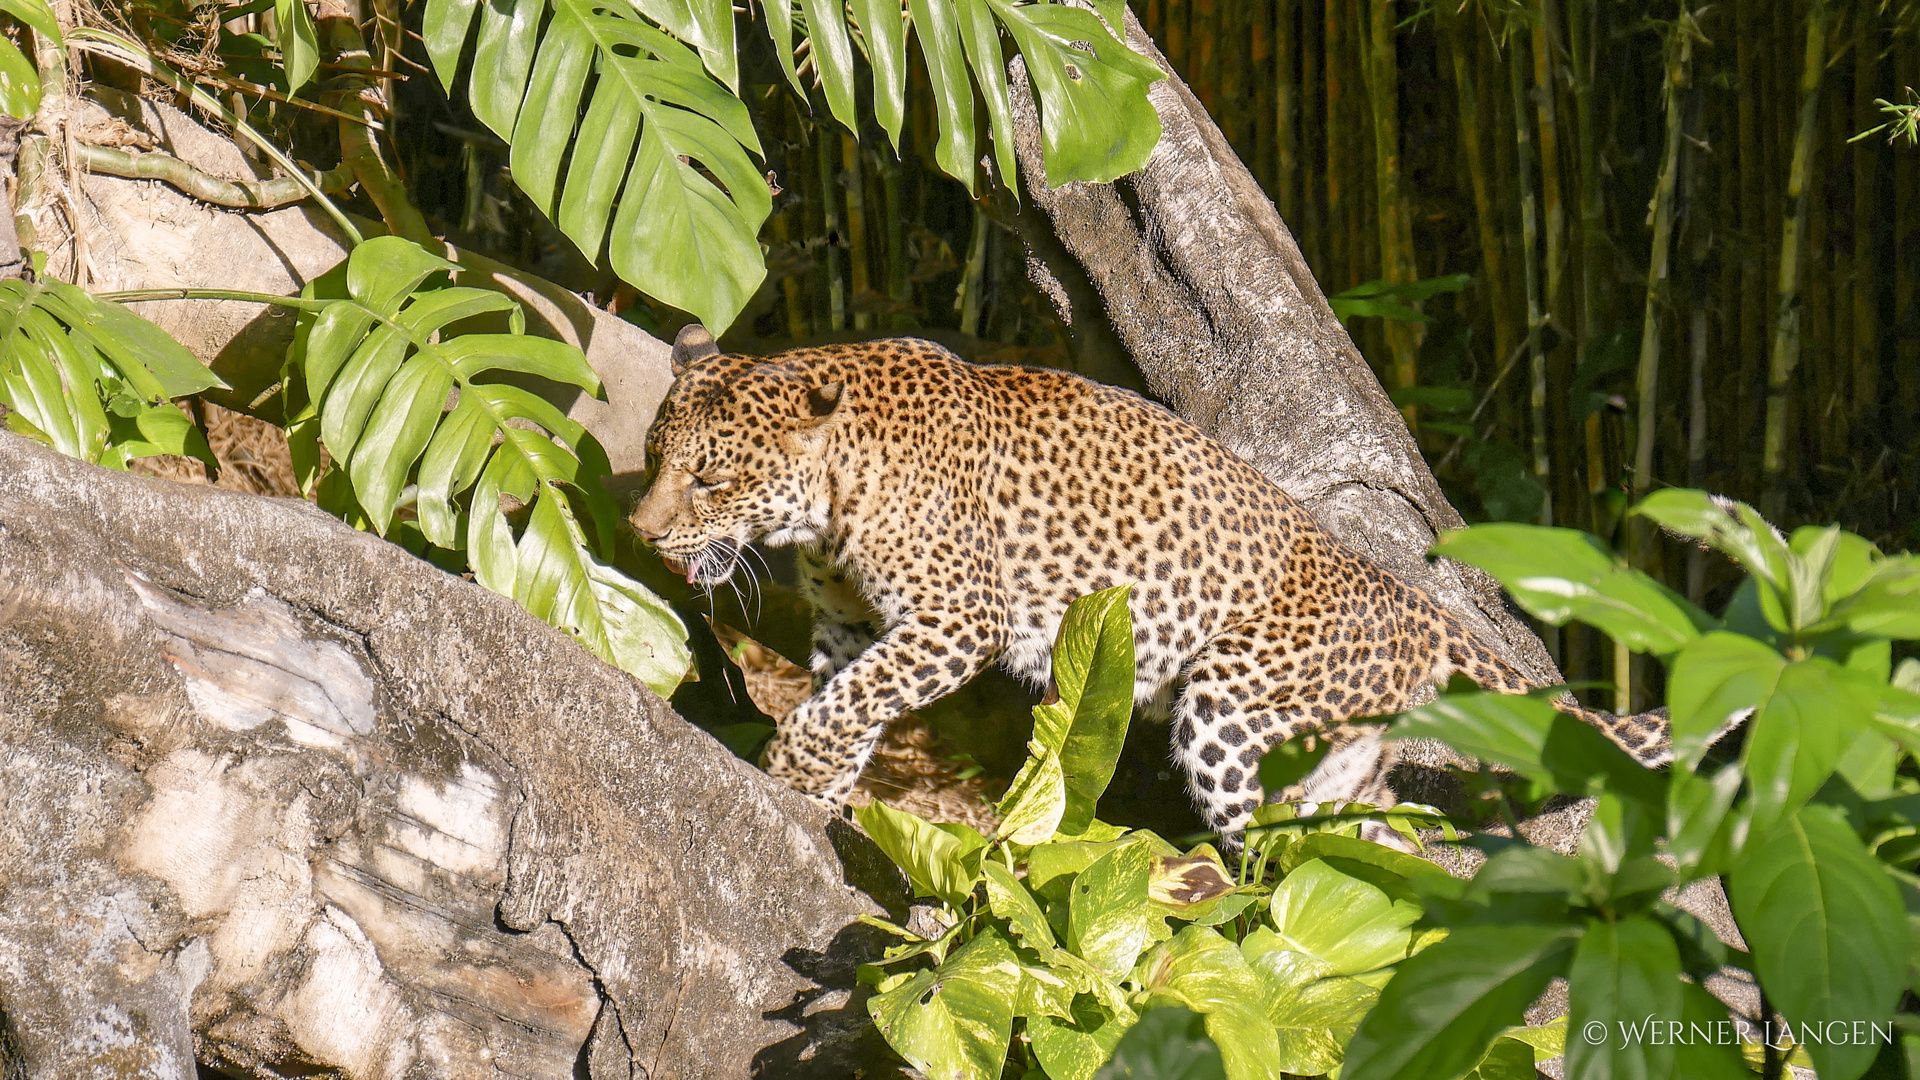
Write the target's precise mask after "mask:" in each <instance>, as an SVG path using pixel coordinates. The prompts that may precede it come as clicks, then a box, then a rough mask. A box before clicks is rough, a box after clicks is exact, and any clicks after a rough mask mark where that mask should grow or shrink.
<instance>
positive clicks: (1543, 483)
mask: <svg viewBox="0 0 1920 1080" xmlns="http://www.w3.org/2000/svg"><path fill="white" fill-rule="evenodd" d="M1507 83H1508V85H1509V86H1510V87H1511V89H1512V91H1513V133H1514V163H1515V174H1514V175H1515V177H1516V178H1517V179H1518V180H1519V184H1520V263H1521V267H1522V269H1523V271H1524V274H1523V276H1524V279H1525V281H1526V288H1527V358H1528V360H1529V361H1530V363H1529V365H1528V367H1529V371H1530V372H1531V374H1532V376H1533V378H1532V382H1531V384H1530V387H1529V391H1528V394H1527V412H1528V419H1529V423H1528V425H1527V427H1528V429H1529V442H1530V445H1531V446H1532V448H1533V475H1534V478H1535V479H1536V480H1538V481H1539V483H1540V490H1541V500H1540V514H1539V518H1538V520H1539V521H1540V523H1541V524H1543V525H1551V524H1552V523H1553V470H1552V463H1551V461H1550V460H1549V459H1548V456H1547V354H1546V352H1545V351H1544V350H1542V349H1541V347H1540V328H1541V326H1542V325H1543V324H1544V320H1543V318H1542V315H1541V308H1540V265H1539V250H1540V237H1539V222H1538V221H1537V220H1536V216H1537V212H1536V209H1535V205H1534V194H1533V139H1532V133H1531V132H1530V131H1529V130H1528V123H1527V82H1526V76H1525V68H1524V67H1522V65H1521V61H1520V38H1519V35H1517V34H1509V35H1508V38H1507Z"/></svg>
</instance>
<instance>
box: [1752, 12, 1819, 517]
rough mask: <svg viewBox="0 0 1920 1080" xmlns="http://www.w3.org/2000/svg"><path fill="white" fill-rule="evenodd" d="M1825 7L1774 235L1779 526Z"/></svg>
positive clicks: (1770, 482)
mask: <svg viewBox="0 0 1920 1080" xmlns="http://www.w3.org/2000/svg"><path fill="white" fill-rule="evenodd" d="M1826 56H1827V5H1826V0H1814V2H1813V6H1812V9H1811V10H1810V11H1808V12H1807V41H1806V52H1805V56H1804V62H1803V65H1802V67H1801V73H1800V122H1799V130H1798V133H1797V134H1796V135H1795V137H1794V141H1793V165H1792V167H1791V169H1790V170H1789V172H1788V173H1787V198H1786V205H1785V210H1784V221H1783V223H1782V225H1781V232H1780V279H1779V287H1778V290H1777V292H1776V299H1775V315H1774V333H1773V350H1772V353H1771V355H1770V356H1769V357H1768V360H1767V427H1766V441H1765V444H1764V450H1763V452H1762V453H1763V456H1762V458H1761V472H1762V476H1763V478H1764V484H1765V488H1764V490H1763V491H1762V492H1761V496H1760V498H1761V504H1762V506H1763V507H1764V513H1765V514H1766V516H1767V518H1768V519H1769V520H1771V521H1776V522H1777V521H1779V520H1780V519H1781V517H1782V516H1783V514H1784V512H1785V510H1786V483H1787V479H1786V459H1787V425H1788V409H1789V407H1790V406H1791V405H1792V387H1793V373H1794V367H1795V366H1796V365H1797V364H1798V363H1799V361H1800V262H1801V248H1802V247H1803V246H1804V245H1805V243H1806V238H1807V180H1808V178H1809V177H1810V175H1811V174H1812V171H1813V152H1814V146H1813V143H1814V135H1815V133H1816V131H1817V130H1818V120H1819V115H1820V79H1821V76H1822V75H1823V74H1824V73H1825V71H1826Z"/></svg>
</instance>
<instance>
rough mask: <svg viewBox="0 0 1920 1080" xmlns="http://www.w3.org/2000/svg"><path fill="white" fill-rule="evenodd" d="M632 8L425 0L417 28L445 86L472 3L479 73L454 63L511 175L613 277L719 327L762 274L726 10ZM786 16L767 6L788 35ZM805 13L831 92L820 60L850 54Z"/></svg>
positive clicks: (760, 216)
mask: <svg viewBox="0 0 1920 1080" xmlns="http://www.w3.org/2000/svg"><path fill="white" fill-rule="evenodd" d="M809 3H810V4H813V5H814V6H818V7H821V8H823V9H825V8H827V7H828V5H827V4H826V3H825V0H817V2H816V0H809ZM638 8H639V10H637V11H636V10H634V9H633V8H630V7H627V6H625V5H615V6H613V7H608V6H605V5H600V4H596V3H593V2H592V0H551V2H549V0H503V2H502V3H500V4H494V3H488V4H484V5H482V4H478V3H465V2H462V0H433V2H431V3H429V5H428V8H427V18H426V23H425V26H424V28H423V31H422V33H423V36H424V37H425V38H426V40H427V43H428V52H429V55H430V56H431V58H432V59H433V63H434V68H435V70H436V72H437V73H438V74H439V75H440V77H441V79H442V81H443V83H446V84H448V85H449V86H450V85H451V83H452V81H453V76H454V73H455V72H456V71H457V70H458V69H459V67H460V60H461V51H462V47H463V45H462V43H463V42H464V40H465V37H466V34H467V27H468V25H469V24H470V23H471V21H472V20H473V18H474V16H475V14H476V9H477V11H478V17H479V22H480V30H479V34H478V45H477V46H476V51H475V54H474V59H473V62H472V68H471V70H472V71H473V72H483V73H484V77H480V78H473V77H472V76H469V97H470V100H471V101H472V103H473V109H474V115H475V116H477V117H478V118H479V119H480V120H481V121H482V122H483V123H485V124H486V125H487V126H488V127H490V128H492V129H493V130H494V131H495V132H496V133H497V134H499V135H500V136H501V137H502V138H504V139H506V140H507V141H508V144H509V158H510V163H511V166H512V173H513V176H514V178H515V181H516V182H517V183H519V184H520V186H521V187H522V188H524V189H525V190H526V192H527V193H528V195H529V196H530V197H531V198H532V199H533V200H534V202H535V203H536V204H538V205H539V206H540V207H541V208H542V209H543V210H545V211H546V212H547V213H548V214H549V216H551V217H552V218H553V220H554V222H555V224H557V225H558V226H559V227H560V230H561V231H562V232H564V233H565V234H566V235H567V236H568V238H569V239H571V240H572V241H573V242H574V243H575V244H576V245H577V246H578V247H579V248H580V250H581V251H582V252H583V253H585V254H586V255H587V257H588V258H589V259H590V260H591V259H595V258H598V257H599V253H600V251H601V250H602V247H603V245H606V246H607V247H608V252H609V257H610V259H611V262H612V264H613V268H614V270H615V272H617V273H618V274H620V275H621V277H622V278H624V279H625V280H627V281H629V282H631V283H632V284H634V285H635V286H637V287H639V288H640V289H642V290H643V291H645V292H647V293H649V294H651V295H653V296H656V297H658V298H659V299H661V300H663V301H666V302H667V303H670V304H672V305H674V306H676V307H679V308H682V309H685V310H687V311H691V312H693V313H694V314H695V315H697V316H699V317H700V319H701V321H702V322H703V323H705V324H706V325H707V326H708V327H710V328H712V329H713V331H714V332H715V333H719V332H721V331H722V330H724V329H725V328H726V327H727V326H728V325H729V324H730V323H731V322H732V321H733V319H734V317H735V316H736V315H737V314H738V313H739V311H740V309H741V308H742V307H743V306H744V305H745V303H746V300H747V298H748V297H750V296H751V295H752V294H753V292H754V290H755V289H756V288H757V287H758V286H759V283H760V281H761V279H762V278H764V277H765V274H766V268H765V266H764V264H763V262H762V258H761V254H760V249H759V244H758V241H757V234H758V232H759V228H760V225H761V223H762V222H764V221H765V220H766V217H767V214H768V212H769V211H770V209H771V206H772V196H771V194H770V193H769V191H768V189H767V184H766V181H765V178H764V176H763V175H762V173H761V172H760V170H759V169H758V168H756V167H755V166H754V164H753V162H752V161H751V160H750V159H749V158H748V156H747V155H748V153H749V152H751V153H754V154H759V153H760V143H759V139H758V137H757V136H756V135H755V134H754V131H753V125H752V123H751V121H750V119H749V118H748V115H747V111H746V107H745V105H744V104H743V103H742V102H741V101H740V99H739V98H738V97H737V96H735V95H734V94H733V93H732V92H730V90H729V87H731V86H732V85H733V84H734V83H736V82H737V72H736V70H735V68H734V48H735V46H734V41H733V20H732V12H731V8H730V5H728V4H726V3H725V2H724V0H643V2H641V3H639V4H638ZM549 12H550V16H548V15H547V13H549ZM641 14H644V15H645V16H646V17H647V18H649V19H653V20H654V21H656V22H658V23H659V25H660V26H662V27H665V28H666V29H667V30H668V31H671V35H670V34H668V33H663V32H662V31H661V30H660V29H658V28H656V27H655V26H653V25H650V24H649V23H648V22H646V21H643V20H642V19H641V18H640V17H639V16H640V15H641ZM787 15H788V9H786V8H785V7H781V8H780V10H779V19H780V21H781V23H782V27H783V28H787V32H790V27H789V25H788V24H787V23H786V16H787ZM773 21H774V19H773V17H772V16H770V28H771V29H775V30H776V33H775V37H776V44H778V43H779V42H778V39H779V37H780V36H781V33H780V28H774V27H772V25H771V24H772V22H773ZM819 25H820V26H821V27H824V29H819V30H817V31H816V33H815V41H814V49H813V55H814V57H815V59H816V61H817V62H818V63H819V64H820V65H821V67H822V70H825V71H827V72H828V85H829V90H828V93H829V96H830V97H832V98H835V99H836V102H838V99H839V98H840V97H841V90H842V89H843V88H842V86H841V84H840V82H839V81H838V76H837V75H836V74H835V73H834V72H835V69H836V66H837V64H838V63H839V61H840V60H845V61H847V63H848V65H850V61H851V51H850V49H849V47H848V45H847V42H846V36H845V28H844V26H843V25H842V24H841V23H840V22H839V21H838V20H829V22H828V23H823V24H819ZM688 43H691V45H692V46H693V48H689V45H688ZM694 48H697V49H698V50H699V55H698V56H696V55H695V53H694V51H693V49H694ZM783 56H784V63H786V64H787V65H791V62H792V58H791V55H790V54H783ZM847 71H848V72H849V73H850V66H849V67H848V68H847ZM709 72H711V73H712V75H711V76H710V75H709ZM590 76H592V78H590ZM716 77H717V78H718V80H719V81H715V78H716ZM849 78H850V74H849ZM850 87H851V83H850V81H849V82H847V83H846V86H845V88H846V89H847V94H846V102H851V91H850ZM839 112H840V109H839V105H838V104H836V114H838V113H839ZM851 115H852V114H851V113H850V112H848V113H847V114H846V117H847V118H851ZM636 143H637V146H638V152H637V153H636ZM696 166H698V167H696ZM563 167H564V169H565V173H564V176H563V175H562V169H563ZM703 168H704V170H705V171H704V172H703V171H702V169H703ZM609 237H610V238H611V243H610V244H609V243H608V240H609Z"/></svg>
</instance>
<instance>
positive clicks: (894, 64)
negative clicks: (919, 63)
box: [853, 0, 907, 151]
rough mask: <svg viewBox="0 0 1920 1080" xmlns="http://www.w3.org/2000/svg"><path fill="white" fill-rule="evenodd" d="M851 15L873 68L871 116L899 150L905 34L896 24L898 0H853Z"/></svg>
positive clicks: (904, 84) (904, 96)
mask: <svg viewBox="0 0 1920 1080" xmlns="http://www.w3.org/2000/svg"><path fill="white" fill-rule="evenodd" d="M853 11H854V14H855V15H856V16H857V17H858V18H859V20H860V32H861V35H862V37H864V38H865V39H866V43H867V65H868V66H869V67H871V68H873V115H874V119H876V120H878V121H879V122H880V130H882V131H884V132H886V133H887V139H888V140H889V141H891V142H892V143H893V148H894V150H895V151H898V150H899V149H900V123H901V120H902V119H903V118H904V117H905V115H906V99H907V32H906V26H905V24H903V23H902V22H901V21H900V0H853Z"/></svg>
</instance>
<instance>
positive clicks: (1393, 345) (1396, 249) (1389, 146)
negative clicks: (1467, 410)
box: [1365, 0, 1421, 431]
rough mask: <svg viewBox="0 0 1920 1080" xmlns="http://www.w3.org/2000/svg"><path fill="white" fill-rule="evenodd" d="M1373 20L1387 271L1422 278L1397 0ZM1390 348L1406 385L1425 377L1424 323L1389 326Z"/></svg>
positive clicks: (1377, 164)
mask: <svg viewBox="0 0 1920 1080" xmlns="http://www.w3.org/2000/svg"><path fill="white" fill-rule="evenodd" d="M1372 9H1373V10H1372V18H1371V19H1370V20H1369V30H1368V43H1367V44H1368V48H1367V63H1366V65H1365V70H1366V72H1367V76H1368V77H1367V97H1368V99H1369V101H1370V102H1371V103H1372V107H1373V147H1374V152H1373V176H1374V195H1375V197H1376V198H1377V199H1378V200H1379V212H1378V217H1379V226H1380V268H1381V276H1382V277H1384V278H1385V279H1386V280H1387V281H1390V282H1396V283H1398V282H1409V281H1413V280H1415V279H1416V278H1417V277H1418V274H1417V273H1416V271H1415V269H1414V262H1413V215H1412V212H1411V211H1410V210H1409V209H1408V208H1407V204H1406V200H1404V199H1402V198H1401V197H1400V104H1399V102H1400V76H1399V63H1398V58H1397V56H1396V55H1395V49H1394V40H1393V37H1394V19H1393V0H1372ZM1386 332H1387V347H1388V348H1389V349H1390V350H1392V353H1393V367H1392V369H1391V379H1390V380H1389V381H1390V382H1391V383H1392V384H1393V386H1394V388H1396V389H1404V388H1407V387H1411V386H1414V385H1417V384H1418V383H1419V381H1420V371H1419V360H1420V339H1421V333H1420V325H1419V324H1418V323H1405V322H1400V321H1398V320H1393V321H1390V322H1389V323H1388V325H1387V327H1386ZM1400 412H1401V415H1403V416H1405V417H1406V419H1407V423H1408V425H1409V426H1412V427H1414V429H1415V430H1416V431H1417V430H1418V419H1419V418H1418V414H1417V412H1416V410H1415V409H1414V407H1413V406H1411V405H1405V406H1402V407H1401V409H1400Z"/></svg>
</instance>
